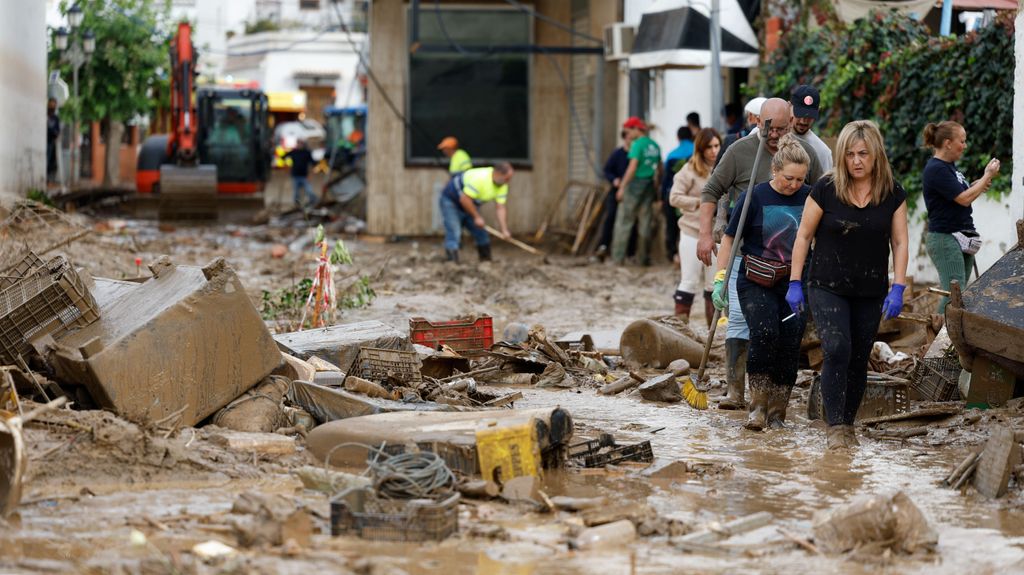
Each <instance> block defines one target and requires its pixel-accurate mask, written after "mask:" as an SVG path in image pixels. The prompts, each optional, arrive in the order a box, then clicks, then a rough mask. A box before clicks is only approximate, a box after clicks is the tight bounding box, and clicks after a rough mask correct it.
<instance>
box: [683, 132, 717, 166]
mask: <svg viewBox="0 0 1024 575" xmlns="http://www.w3.org/2000/svg"><path fill="white" fill-rule="evenodd" d="M716 138H717V139H718V143H719V144H721V143H722V137H721V136H719V135H718V131H717V130H715V129H714V128H704V129H703V130H701V131H699V132H697V137H696V138H694V140H693V155H692V156H690V159H689V160H688V161H689V163H691V164H693V172H694V173H695V174H697V175H698V176H700V177H702V178H706V177H708V175H709V174H710V173H711V170H712V168H714V167H715V165H714V164H708V163H707V162H706V161H704V152H705V151H706V150H707V149H708V148H710V147H711V142H713V141H714V140H715V139H716Z"/></svg>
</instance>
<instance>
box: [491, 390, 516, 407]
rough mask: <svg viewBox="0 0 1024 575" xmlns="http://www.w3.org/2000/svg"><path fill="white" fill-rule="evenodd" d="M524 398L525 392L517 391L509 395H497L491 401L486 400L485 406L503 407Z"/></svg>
mask: <svg viewBox="0 0 1024 575" xmlns="http://www.w3.org/2000/svg"><path fill="white" fill-rule="evenodd" d="M522 398H523V392H521V391H517V392H515V393H510V394H508V395H503V396H501V397H496V398H494V399H492V400H490V401H485V402H484V406H485V407H501V406H503V405H508V404H510V403H512V402H513V401H519V400H520V399H522Z"/></svg>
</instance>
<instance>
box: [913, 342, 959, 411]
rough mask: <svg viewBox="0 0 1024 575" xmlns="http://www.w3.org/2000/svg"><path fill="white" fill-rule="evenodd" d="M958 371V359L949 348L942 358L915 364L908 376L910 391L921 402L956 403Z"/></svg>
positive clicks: (927, 359) (928, 359)
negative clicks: (921, 400)
mask: <svg viewBox="0 0 1024 575" xmlns="http://www.w3.org/2000/svg"><path fill="white" fill-rule="evenodd" d="M960 370H961V367H960V358H959V356H957V353H956V349H955V348H953V347H950V348H949V349H947V350H946V353H945V354H944V355H943V356H942V357H926V358H924V359H922V360H921V361H919V362H917V365H916V366H915V367H914V372H913V373H912V374H911V375H910V389H912V390H913V391H914V393H916V394H917V397H918V398H920V399H923V400H930V401H956V400H958V399H960V387H959V382H960Z"/></svg>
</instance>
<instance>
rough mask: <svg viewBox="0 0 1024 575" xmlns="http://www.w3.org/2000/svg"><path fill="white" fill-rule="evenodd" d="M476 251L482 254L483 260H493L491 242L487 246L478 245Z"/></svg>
mask: <svg viewBox="0 0 1024 575" xmlns="http://www.w3.org/2000/svg"><path fill="white" fill-rule="evenodd" d="M476 253H477V254H479V255H480V261H482V262H489V261H491V246H490V244H488V245H486V246H477V247H476Z"/></svg>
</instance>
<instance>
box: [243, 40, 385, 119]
mask: <svg viewBox="0 0 1024 575" xmlns="http://www.w3.org/2000/svg"><path fill="white" fill-rule="evenodd" d="M365 40H366V36H365V35H364V34H360V33H353V34H352V41H353V42H354V43H355V46H356V47H359V48H361V47H362V46H363V44H364V43H365ZM228 49H229V52H230V54H231V56H230V57H229V59H228V62H227V63H226V65H225V69H224V73H225V74H226V75H229V76H230V77H231V78H232V80H233V81H235V82H239V81H245V80H256V81H257V82H259V83H260V87H261V88H262V89H263V90H264V91H266V92H279V91H294V90H298V89H299V85H300V84H302V83H304V82H303V81H302V80H297V79H296V78H295V74H296V72H300V71H307V72H336V73H338V74H339V78H338V79H337V81H336V82H335V84H334V89H335V93H336V98H335V104H336V105H339V106H345V105H355V104H362V103H363V93H362V90H361V89H360V87H359V86H358V80H357V77H356V74H357V71H358V68H359V55H358V53H357V52H356V51H355V50H354V49H353V46H352V43H350V42H349V41H348V37H347V36H346V35H345V34H344V33H342V32H329V33H317V32H291V31H287V32H262V33H260V34H253V35H249V36H242V37H235V38H233V39H231V41H229V42H228Z"/></svg>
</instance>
